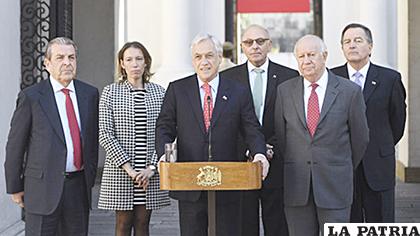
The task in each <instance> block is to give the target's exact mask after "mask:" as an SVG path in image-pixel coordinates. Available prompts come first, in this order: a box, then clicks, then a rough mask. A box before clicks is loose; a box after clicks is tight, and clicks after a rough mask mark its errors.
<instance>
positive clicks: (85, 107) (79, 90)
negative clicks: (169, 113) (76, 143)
mask: <svg viewBox="0 0 420 236" xmlns="http://www.w3.org/2000/svg"><path fill="white" fill-rule="evenodd" d="M73 81H74V89H75V90H76V97H77V106H78V108H79V116H80V117H79V118H80V126H81V127H80V135H81V136H82V145H83V143H84V137H85V136H84V132H83V131H84V130H86V127H85V124H86V120H87V116H88V111H89V103H88V102H87V101H88V98H87V92H85V91H84V87H83V85H82V84H80V83H79V81H77V80H73Z"/></svg>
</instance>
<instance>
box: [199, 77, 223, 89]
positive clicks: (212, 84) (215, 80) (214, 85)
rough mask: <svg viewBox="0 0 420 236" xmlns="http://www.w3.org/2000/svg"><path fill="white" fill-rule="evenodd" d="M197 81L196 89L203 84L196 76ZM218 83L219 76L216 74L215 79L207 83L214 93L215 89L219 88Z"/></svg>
mask: <svg viewBox="0 0 420 236" xmlns="http://www.w3.org/2000/svg"><path fill="white" fill-rule="evenodd" d="M197 80H198V87H199V88H201V86H203V84H204V82H203V81H202V80H201V79H200V78H199V77H198V75H197ZM219 81H220V78H219V74H217V75H216V77H214V79H212V80H211V81H210V82H209V85H210V87H211V89H212V90H213V91H216V90H217V88H218V87H219Z"/></svg>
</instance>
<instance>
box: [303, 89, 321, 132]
mask: <svg viewBox="0 0 420 236" xmlns="http://www.w3.org/2000/svg"><path fill="white" fill-rule="evenodd" d="M311 87H312V91H311V95H309V100H308V112H307V117H306V123H307V126H308V129H309V134H310V135H311V137H314V134H315V130H316V126H317V125H318V120H319V103H318V95H317V94H316V91H315V89H316V88H317V87H318V84H316V83H312V84H311Z"/></svg>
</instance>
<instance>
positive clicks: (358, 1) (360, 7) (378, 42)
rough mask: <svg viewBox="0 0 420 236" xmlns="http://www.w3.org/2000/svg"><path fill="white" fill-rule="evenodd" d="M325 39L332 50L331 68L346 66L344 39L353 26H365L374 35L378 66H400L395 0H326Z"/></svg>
mask: <svg viewBox="0 0 420 236" xmlns="http://www.w3.org/2000/svg"><path fill="white" fill-rule="evenodd" d="M322 5H323V9H322V12H323V30H324V40H325V43H326V44H327V47H328V50H329V58H328V62H327V65H328V66H330V67H331V66H336V65H339V64H343V63H344V62H345V58H344V56H343V54H342V51H341V45H340V38H341V31H342V30H343V28H344V27H345V26H346V25H347V24H350V23H361V24H363V25H366V26H367V27H369V28H370V30H371V31H372V34H373V52H372V58H371V60H372V61H373V62H374V63H377V64H381V65H385V66H390V67H392V68H395V69H396V67H397V37H396V35H397V18H396V15H397V7H396V3H395V1H394V0H369V1H366V0H340V1H336V0H323V3H322Z"/></svg>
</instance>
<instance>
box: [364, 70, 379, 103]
mask: <svg viewBox="0 0 420 236" xmlns="http://www.w3.org/2000/svg"><path fill="white" fill-rule="evenodd" d="M377 76H378V71H377V70H376V67H375V65H373V64H372V63H370V66H369V70H368V73H367V76H366V82H365V87H364V88H363V97H364V98H365V103H366V102H367V101H368V100H369V97H370V95H372V93H373V91H374V90H375V89H376V88H377V87H378V86H379V80H378V79H377V78H376V77H377Z"/></svg>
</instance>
